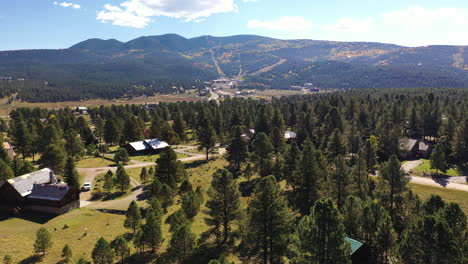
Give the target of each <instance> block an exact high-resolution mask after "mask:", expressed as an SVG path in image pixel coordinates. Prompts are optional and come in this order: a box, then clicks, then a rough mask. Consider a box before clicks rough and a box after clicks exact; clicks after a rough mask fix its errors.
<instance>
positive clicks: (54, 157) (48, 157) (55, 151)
mask: <svg viewBox="0 0 468 264" xmlns="http://www.w3.org/2000/svg"><path fill="white" fill-rule="evenodd" d="M66 159H67V154H66V153H65V151H64V150H63V147H62V146H61V145H56V144H51V145H49V146H47V147H46V148H45V150H44V153H42V156H41V159H40V160H39V163H41V164H42V165H43V166H44V167H48V168H50V169H52V170H53V171H54V172H55V173H57V174H61V173H62V172H63V169H64V167H65V161H66Z"/></svg>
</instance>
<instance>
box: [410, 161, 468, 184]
mask: <svg viewBox="0 0 468 264" xmlns="http://www.w3.org/2000/svg"><path fill="white" fill-rule="evenodd" d="M421 163H422V161H421V160H411V161H408V162H405V163H404V164H403V165H402V166H401V168H402V169H403V170H404V171H405V172H407V173H409V174H410V176H409V180H410V182H413V183H417V184H423V185H430V186H435V187H443V188H447V189H453V190H459V191H465V192H468V185H467V184H463V183H460V182H463V180H465V181H466V176H460V177H449V178H436V179H432V178H427V177H420V176H414V175H411V173H412V170H413V169H415V168H416V167H418V166H419V165H421ZM452 178H453V179H452Z"/></svg>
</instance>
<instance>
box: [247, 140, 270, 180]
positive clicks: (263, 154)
mask: <svg viewBox="0 0 468 264" xmlns="http://www.w3.org/2000/svg"><path fill="white" fill-rule="evenodd" d="M252 145H253V148H254V157H253V158H254V161H255V163H256V166H257V168H258V169H259V170H260V175H261V176H266V175H268V174H269V173H270V169H271V168H270V167H269V164H270V159H271V154H272V153H273V149H274V147H273V144H271V141H270V139H269V138H268V136H267V135H266V134H265V133H263V132H260V133H258V134H256V135H255V139H254V141H253V142H252Z"/></svg>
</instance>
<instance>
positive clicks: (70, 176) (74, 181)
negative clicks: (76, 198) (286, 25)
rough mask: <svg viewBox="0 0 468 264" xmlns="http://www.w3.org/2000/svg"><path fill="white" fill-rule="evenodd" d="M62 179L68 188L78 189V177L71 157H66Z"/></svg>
mask: <svg viewBox="0 0 468 264" xmlns="http://www.w3.org/2000/svg"><path fill="white" fill-rule="evenodd" d="M63 178H64V180H65V182H66V183H67V185H68V186H70V187H73V188H76V189H80V185H81V184H80V175H79V174H78V171H77V170H76V168H75V161H74V160H73V157H68V159H67V162H66V164H65V171H64V173H63Z"/></svg>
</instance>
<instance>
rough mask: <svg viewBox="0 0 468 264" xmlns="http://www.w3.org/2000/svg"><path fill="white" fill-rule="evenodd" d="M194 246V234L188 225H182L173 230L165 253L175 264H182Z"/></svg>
mask: <svg viewBox="0 0 468 264" xmlns="http://www.w3.org/2000/svg"><path fill="white" fill-rule="evenodd" d="M195 245H196V242H195V234H193V233H192V230H191V228H190V225H187V224H182V225H179V226H177V227H176V228H175V229H174V232H173V233H172V237H171V240H170V241H169V248H168V249H167V252H168V253H169V255H170V256H171V258H172V259H173V260H174V261H175V263H183V261H184V260H186V259H187V258H188V257H189V256H190V255H191V254H192V252H193V248H194V247H195Z"/></svg>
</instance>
